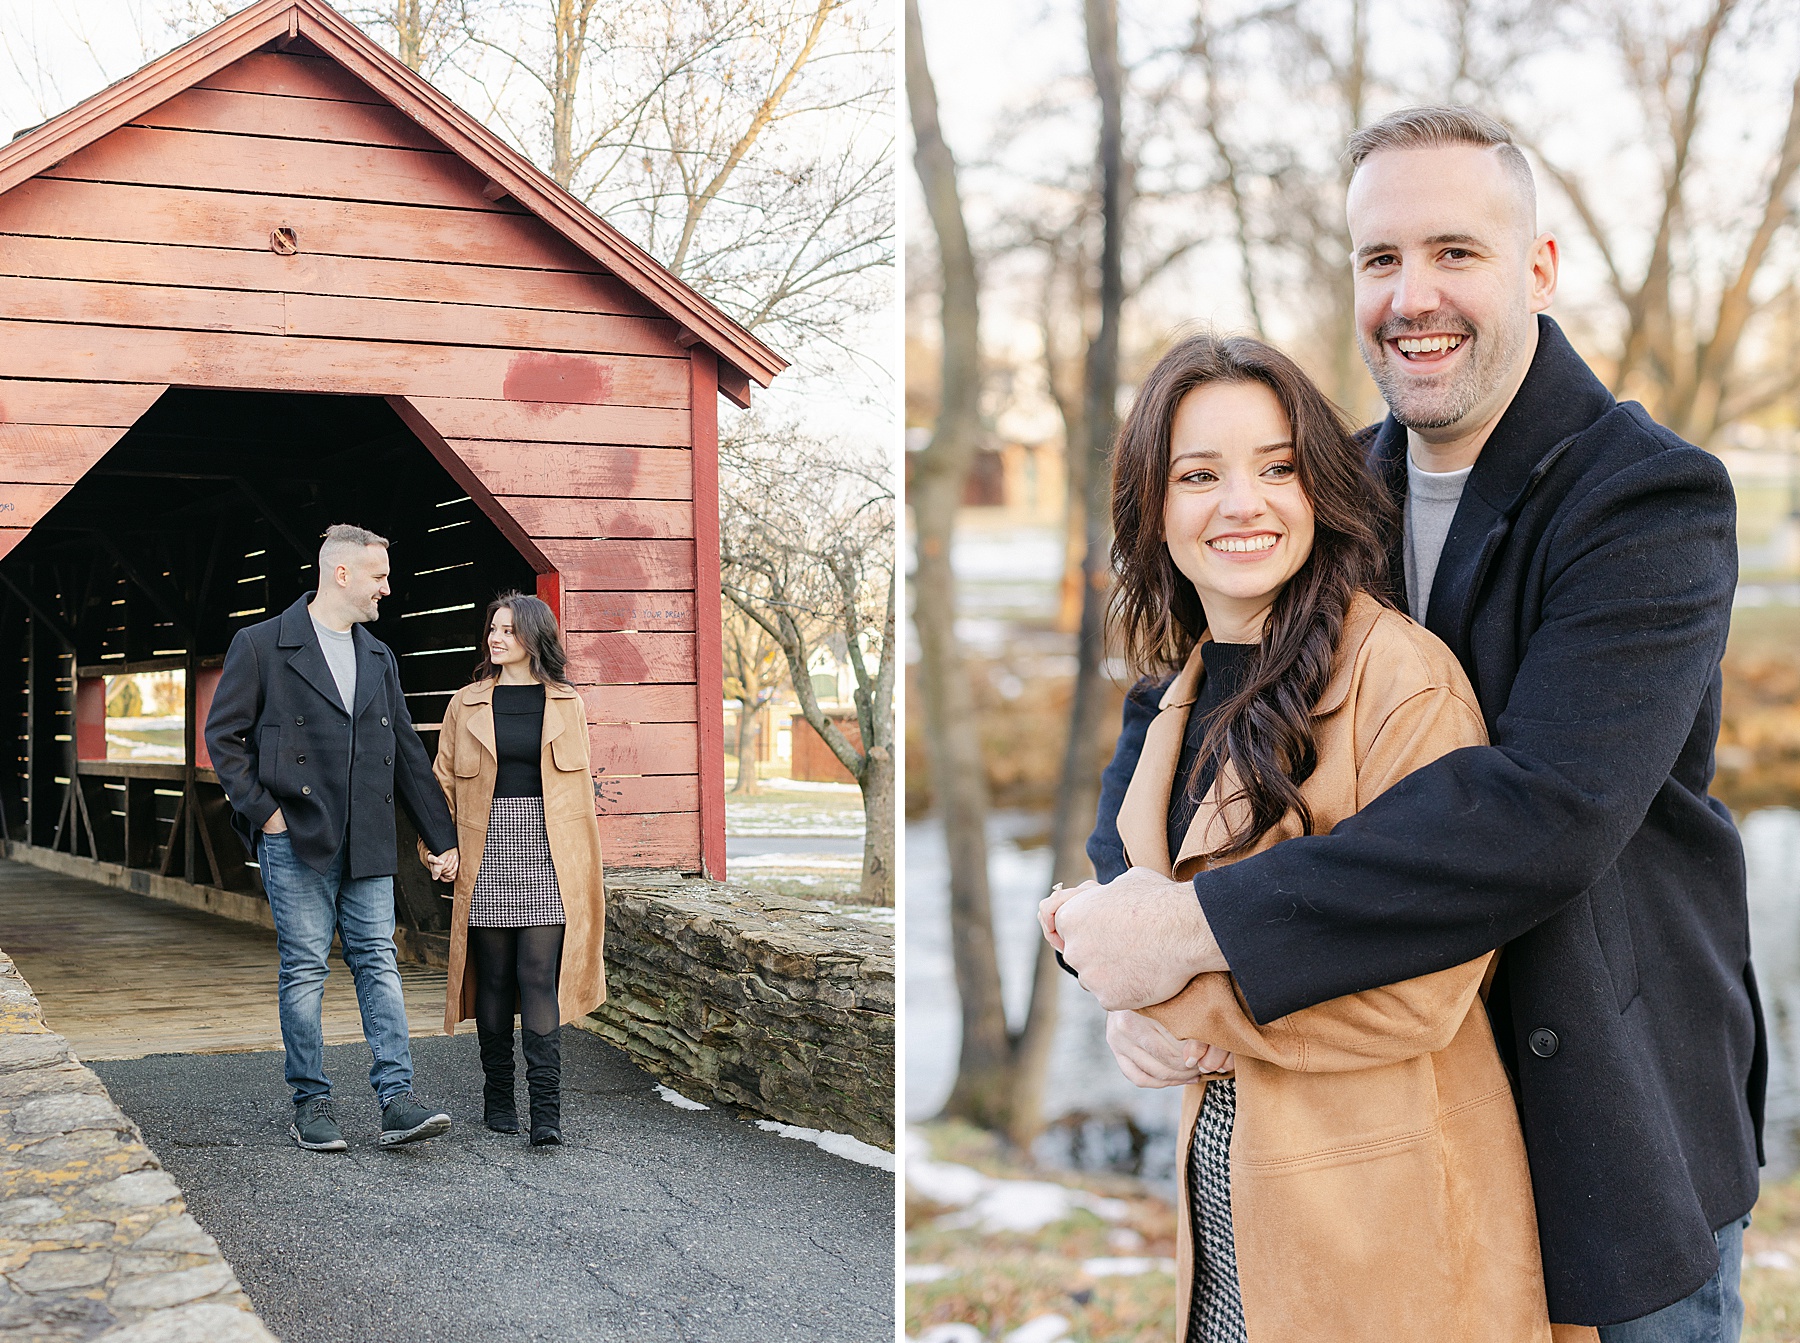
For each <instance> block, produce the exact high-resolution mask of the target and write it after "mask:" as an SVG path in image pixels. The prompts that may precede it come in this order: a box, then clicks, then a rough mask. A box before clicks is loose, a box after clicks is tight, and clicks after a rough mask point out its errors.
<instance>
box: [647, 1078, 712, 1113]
mask: <svg viewBox="0 0 1800 1343" xmlns="http://www.w3.org/2000/svg"><path fill="white" fill-rule="evenodd" d="M656 1094H657V1095H659V1096H661V1097H662V1098H663V1099H664V1100H666V1101H667V1102H668V1103H669V1104H670V1105H673V1106H674V1107H675V1108H676V1109H677V1110H710V1109H712V1106H710V1105H702V1104H701V1103H700V1102H699V1101H691V1100H689V1099H688V1098H687V1097H686V1096H684V1095H682V1094H681V1093H680V1092H679V1091H677V1090H675V1088H674V1087H666V1086H664V1085H663V1084H662V1083H661V1082H658V1083H657V1084H656Z"/></svg>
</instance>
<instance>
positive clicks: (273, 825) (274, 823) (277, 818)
mask: <svg viewBox="0 0 1800 1343" xmlns="http://www.w3.org/2000/svg"><path fill="white" fill-rule="evenodd" d="M286 829H287V817H285V816H283V815H282V814H281V808H280V807H277V808H275V814H274V815H273V816H271V817H269V819H268V820H266V821H264V822H263V834H265V835H279V834H281V833H282V832H283V831H285V830H286Z"/></svg>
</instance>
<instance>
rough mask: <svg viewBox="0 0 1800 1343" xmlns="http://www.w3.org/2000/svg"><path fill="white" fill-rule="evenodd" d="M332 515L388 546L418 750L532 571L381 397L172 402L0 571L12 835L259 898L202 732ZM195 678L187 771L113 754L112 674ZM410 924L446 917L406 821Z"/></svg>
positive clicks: (307, 571) (3, 793) (385, 624)
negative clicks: (220, 682) (250, 637)
mask: <svg viewBox="0 0 1800 1343" xmlns="http://www.w3.org/2000/svg"><path fill="white" fill-rule="evenodd" d="M334 522H351V523H355V524H357V525H359V526H363V527H367V528H369V529H371V530H372V531H375V532H377V533H379V534H381V535H383V536H385V537H387V538H389V540H390V542H391V549H390V551H389V554H390V557H391V560H392V565H393V572H392V577H391V579H390V580H389V581H390V583H391V585H392V587H393V595H392V596H391V597H389V598H387V599H386V600H385V601H383V602H382V605H381V619H380V620H379V621H378V622H377V623H376V624H374V625H372V626H371V627H370V628H371V630H372V631H373V632H374V634H375V635H376V637H378V638H380V639H382V640H383V641H384V642H386V643H387V644H388V645H389V646H390V647H392V648H393V649H394V651H395V652H396V653H397V654H398V655H399V657H400V669H401V671H400V674H401V680H402V683H403V686H404V688H405V690H406V693H407V704H408V706H409V708H410V709H411V712H412V716H413V719H414V721H415V722H416V723H417V724H419V726H420V729H421V732H422V733H423V735H424V738H425V744H426V749H427V750H435V748H436V733H435V731H432V730H431V729H432V728H435V726H436V724H437V723H438V722H439V721H440V720H441V718H442V716H443V707H444V704H445V702H446V701H447V699H448V697H449V696H450V695H451V694H453V693H454V692H455V691H456V689H457V688H459V687H460V686H462V685H463V684H464V683H466V681H467V680H468V677H469V672H470V670H471V668H472V667H473V666H474V663H475V661H476V659H477V656H478V654H477V651H476V650H477V646H478V643H479V635H480V629H479V626H480V623H481V615H482V611H483V609H484V608H485V607H486V604H487V602H488V601H489V600H491V599H492V597H493V596H494V595H495V594H496V593H498V592H500V591H503V590H506V589H508V588H516V589H519V590H521V591H525V592H531V591H533V590H534V584H535V578H536V576H535V574H534V573H533V571H532V568H531V566H530V565H529V564H528V563H527V562H526V561H525V560H524V559H523V558H522V557H521V556H520V555H519V553H518V552H517V551H516V550H515V549H514V548H513V547H512V545H511V544H510V543H509V542H508V541H507V540H506V538H505V537H504V536H502V535H501V533H500V532H499V530H498V529H497V528H495V527H494V525H493V524H492V523H491V522H490V521H489V520H488V519H487V518H486V517H485V516H484V515H483V514H482V513H481V512H480V511H479V510H478V509H477V508H476V506H475V505H474V504H473V503H472V502H471V501H470V500H469V499H468V497H467V496H466V495H465V494H464V492H463V491H462V489H461V488H460V487H458V486H457V485H456V484H455V482H454V481H453V480H452V479H451V477H450V476H449V474H448V473H446V472H445V470H444V469H443V468H442V467H441V466H440V465H439V464H438V463H437V461H436V460H435V459H434V458H433V457H432V455H431V453H430V452H429V451H428V450H427V449H426V448H425V446H424V445H423V444H421V443H420V442H419V441H418V439H417V438H416V437H414V435H413V434H412V433H411V431H409V430H408V429H407V428H406V426H405V425H404V424H403V423H402V422H401V421H400V419H399V417H398V416H397V415H395V413H394V412H393V410H392V409H390V408H389V406H388V405H387V404H386V403H385V402H384V401H382V400H381V399H380V398H376V397H348V396H314V395H302V394H295V393H274V392H226V391H197V390H183V389H174V388H172V389H170V390H169V391H168V392H166V393H164V394H163V396H162V397H161V398H160V399H159V400H158V401H157V402H156V404H155V405H154V406H152V407H151V408H150V410H149V411H147V412H146V413H145V415H144V416H143V418H142V419H141V420H139V421H138V423H137V424H136V425H135V426H133V427H132V429H131V430H130V431H129V432H127V433H126V434H125V436H124V437H123V438H121V439H120V440H119V442H118V443H117V444H115V445H114V447H113V448H112V450H111V451H109V452H108V453H107V454H106V456H105V457H103V458H102V459H101V460H100V461H99V462H98V463H96V464H95V465H94V466H93V467H92V468H91V469H90V470H89V471H88V472H87V474H86V475H85V476H84V477H83V478H82V479H81V480H80V481H79V482H78V483H77V484H76V485H75V486H74V487H73V488H71V489H70V490H69V492H68V493H67V494H66V495H65V496H63V498H62V499H61V500H60V501H59V502H58V503H57V505H56V506H55V507H54V508H53V509H52V510H51V511H50V512H49V513H48V514H46V515H45V517H44V518H43V519H42V521H40V522H39V523H38V524H37V526H36V527H35V528H33V529H32V532H31V534H30V535H29V536H27V537H26V538H25V539H24V540H23V541H22V542H20V543H19V545H18V546H17V547H15V548H14V550H13V551H12V553H11V554H10V555H8V556H6V558H5V559H4V560H0V658H3V659H4V661H3V662H0V665H3V666H8V667H11V668H12V669H13V670H12V671H11V672H3V673H0V721H4V722H6V723H12V724H16V725H17V728H16V732H13V733H9V734H8V735H10V736H13V737H14V738H15V740H14V743H13V746H14V749H13V750H12V751H10V752H7V755H6V758H5V759H3V760H0V823H3V824H4V837H5V838H7V839H10V840H11V841H13V842H15V843H19V842H23V843H27V844H31V845H35V846H39V847H43V848H48V849H53V850H61V851H63V852H66V853H71V854H76V855H79V856H82V857H91V858H94V859H98V860H100V861H102V862H106V863H114V864H120V865H123V866H126V867H129V868H134V869H138V870H142V871H146V872H151V873H158V874H161V875H164V876H171V877H178V878H181V879H184V880H186V881H189V882H194V883H198V884H200V885H207V886H216V887H220V888H223V889H225V890H229V891H236V892H242V893H246V894H252V893H253V894H258V895H260V894H261V886H260V884H259V882H258V880H257V874H256V869H255V865H254V864H252V863H249V862H247V861H245V857H246V856H245V853H244V850H243V847H242V846H241V845H240V844H239V842H238V840H237V838H236V836H235V835H234V834H233V833H232V831H231V828H230V824H229V813H228V808H227V804H226V802H225V797H224V794H223V792H222V790H221V789H220V787H219V784H218V780H217V777H216V776H215V775H214V773H213V772H212V770H211V769H210V768H208V767H207V766H208V760H207V758H206V753H205V744H204V741H203V740H201V739H200V738H201V732H202V728H203V724H204V717H205V712H206V707H207V705H208V703H209V702H210V698H211V694H210V692H211V688H212V685H213V683H214V682H215V681H216V679H217V668H218V667H219V666H220V665H221V664H222V663H223V661H224V656H225V650H226V648H227V647H228V646H229V644H230V642H231V638H232V635H233V634H235V633H236V632H237V631H238V630H239V629H241V628H242V627H244V626H245V625H248V624H252V623H254V622H256V621H259V620H263V619H266V618H268V617H269V616H271V615H274V614H277V613H279V612H280V611H281V610H283V609H284V608H285V607H287V606H288V605H289V604H290V603H291V602H293V600H294V599H295V598H296V597H298V596H299V595H300V594H301V593H302V592H305V591H307V590H309V589H311V588H313V587H314V586H315V585H316V576H315V566H316V563H317V555H318V547H319V538H320V535H321V533H322V532H323V531H324V529H325V528H326V527H327V526H328V525H330V524H331V523H334ZM173 670H180V671H182V672H183V673H184V674H185V695H186V713H185V741H184V742H183V743H182V746H181V755H182V758H181V759H172V758H171V759H163V760H154V761H152V760H142V759H132V760H124V759H113V760H108V759H107V758H106V756H107V754H108V751H107V745H106V728H105V719H106V709H105V706H106V691H105V682H104V680H103V679H102V678H105V677H111V676H118V675H120V674H122V673H131V672H158V671H173ZM399 820H400V826H401V831H402V834H401V854H402V859H401V861H402V872H401V875H400V878H399V880H398V881H397V883H396V885H397V890H396V896H397V900H396V904H397V907H398V908H397V912H398V914H399V917H400V921H401V922H402V924H404V925H407V926H409V927H410V928H412V929H415V930H417V931H419V932H423V933H433V932H438V931H441V930H442V929H443V928H444V927H445V926H447V906H446V904H445V902H443V901H440V900H438V899H437V898H436V897H435V894H434V893H433V891H432V889H431V887H430V883H429V881H428V879H427V878H426V875H425V872H424V869H423V868H422V867H420V866H419V865H418V864H417V860H416V858H414V857H413V856H412V847H413V845H412V835H411V827H410V824H409V823H408V822H407V820H406V817H405V814H404V812H402V813H401V815H400V818H399Z"/></svg>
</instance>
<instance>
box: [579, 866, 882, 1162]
mask: <svg viewBox="0 0 1800 1343" xmlns="http://www.w3.org/2000/svg"><path fill="white" fill-rule="evenodd" d="M881 913H882V914H887V913H889V911H881ZM878 918H879V916H877V915H874V914H873V912H872V913H871V916H861V915H858V914H852V913H843V912H839V911H833V910H829V909H825V908H822V907H821V906H819V905H817V904H813V903H811V902H808V901H804V900H792V899H787V898H785V897H782V896H775V895H765V894H760V893H758V892H755V891H752V890H749V889H747V888H745V887H742V886H737V885H732V884H726V883H720V882H709V881H701V880H698V879H686V880H684V879H682V878H679V877H676V876H674V875H672V874H664V873H655V872H616V871H615V872H608V873H607V876H606V980H607V988H608V998H607V1001H606V1003H605V1004H604V1005H603V1006H601V1008H600V1009H599V1010H598V1011H596V1012H595V1013H594V1014H593V1015H592V1016H591V1017H590V1018H589V1019H588V1020H587V1021H585V1022H583V1023H582V1024H583V1025H584V1026H585V1027H586V1028H587V1029H590V1030H593V1031H595V1032H596V1033H598V1034H599V1035H601V1036H603V1037H605V1038H606V1039H607V1040H608V1041H610V1042H611V1043H613V1044H615V1045H617V1046H618V1047H619V1048H620V1049H623V1050H624V1051H625V1052H626V1053H628V1054H630V1055H631V1056H632V1058H633V1059H635V1060H636V1061H637V1062H638V1064H639V1065H640V1066H642V1067H643V1068H644V1069H645V1070H646V1071H648V1072H649V1073H650V1074H651V1075H652V1076H654V1077H657V1078H658V1079H660V1080H661V1081H663V1082H665V1083H666V1084H668V1085H669V1086H671V1087H673V1088H674V1089H675V1090H677V1091H680V1092H681V1093H682V1094H683V1095H686V1096H689V1097H691V1098H692V1099H694V1100H699V1101H706V1102H709V1103H713V1104H720V1105H725V1106H728V1107H732V1108H735V1109H741V1110H747V1111H750V1112H751V1113H753V1114H758V1115H763V1116H766V1117H768V1118H770V1119H777V1120H780V1121H782V1122H784V1123H789V1124H798V1125H800V1126H802V1127H804V1128H817V1129H825V1130H827V1131H829V1132H835V1133H848V1134H851V1135H852V1136H854V1137H857V1138H860V1139H862V1140H863V1141H864V1142H868V1143H874V1144H875V1145H877V1146H880V1147H885V1148H887V1149H889V1150H892V1148H893V1146H894V934H893V926H892V924H885V925H884V924H883V923H882V922H879V921H878Z"/></svg>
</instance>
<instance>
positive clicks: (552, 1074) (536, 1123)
mask: <svg viewBox="0 0 1800 1343" xmlns="http://www.w3.org/2000/svg"><path fill="white" fill-rule="evenodd" d="M519 1033H520V1035H522V1036H523V1037H524V1040H525V1086H526V1088H527V1090H529V1091H530V1092H531V1141H532V1145H533V1146H537V1147H542V1146H545V1145H546V1144H550V1143H559V1142H561V1141H562V1032H561V1028H560V1027H559V1028H558V1029H557V1030H554V1031H551V1032H550V1033H549V1034H548V1035H539V1034H538V1033H537V1032H536V1031H528V1030H521V1031H520V1032H519Z"/></svg>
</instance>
